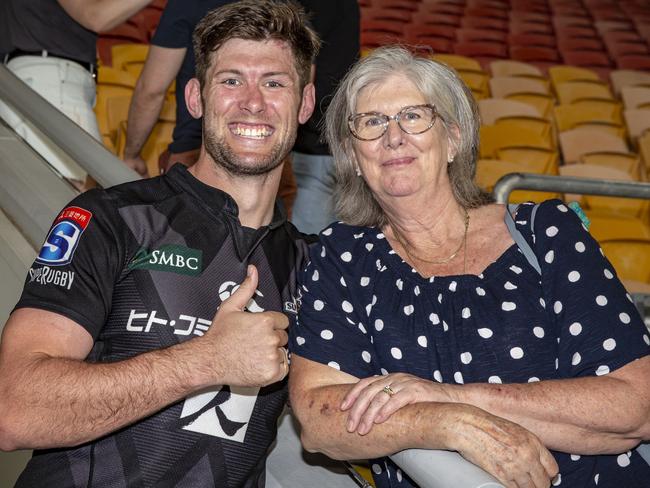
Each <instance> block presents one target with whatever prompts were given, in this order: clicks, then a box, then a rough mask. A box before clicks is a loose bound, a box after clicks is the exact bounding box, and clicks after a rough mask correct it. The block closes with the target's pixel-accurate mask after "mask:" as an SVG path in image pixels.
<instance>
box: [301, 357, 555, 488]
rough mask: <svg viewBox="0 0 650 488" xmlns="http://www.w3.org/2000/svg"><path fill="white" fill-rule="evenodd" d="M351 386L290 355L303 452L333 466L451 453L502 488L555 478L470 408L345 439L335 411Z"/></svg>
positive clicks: (426, 413)
mask: <svg viewBox="0 0 650 488" xmlns="http://www.w3.org/2000/svg"><path fill="white" fill-rule="evenodd" d="M355 381H356V378H355V377H353V376H350V375H348V374H346V373H342V372H340V371H337V370H335V369H334V368H330V367H329V366H325V365H323V364H319V363H316V362H314V361H310V360H308V359H305V358H302V357H300V356H297V355H295V354H293V355H292V359H291V375H290V376H289V392H290V395H291V406H292V408H293V411H294V413H295V414H296V416H297V418H298V420H299V421H300V424H301V426H302V432H301V440H302V443H303V446H304V447H305V448H306V449H307V450H309V451H319V452H323V453H324V454H326V455H328V456H329V457H331V458H334V459H360V458H375V457H380V456H385V455H390V454H393V453H395V452H398V451H401V450H403V449H409V448H420V449H449V450H456V451H458V452H460V453H461V454H462V455H463V456H464V457H465V458H466V459H468V460H469V461H471V462H473V463H475V464H477V465H479V466H481V467H482V468H483V469H485V470H486V471H488V472H490V473H491V474H493V475H494V476H496V477H497V478H499V479H500V480H501V481H503V482H504V483H506V485H507V486H517V485H514V484H511V482H512V480H515V479H520V478H521V477H523V479H529V478H528V477H532V478H533V479H534V480H536V481H537V482H538V484H536V485H534V486H548V479H549V478H550V477H552V476H554V475H555V474H556V472H557V465H556V464H555V461H554V459H553V457H552V456H551V455H550V453H549V452H548V451H547V450H546V449H545V448H544V447H543V446H542V445H541V443H540V442H539V440H538V439H537V438H536V437H535V436H534V435H532V434H531V433H530V432H528V431H526V430H525V429H522V428H521V427H519V426H518V425H516V424H513V423H511V422H508V421H505V420H503V419H499V418H497V417H494V416H492V415H490V414H487V413H486V412H483V411H482V410H480V409H477V408H475V407H472V406H470V405H454V404H451V403H433V402H424V403H418V404H412V405H408V406H406V407H405V408H402V409H400V410H399V411H398V412H396V413H395V415H393V416H392V417H391V418H390V419H389V420H387V421H386V422H385V423H383V424H380V425H375V426H374V428H373V429H372V430H371V431H370V432H369V433H368V434H367V435H359V434H357V433H356V432H350V431H348V429H347V428H346V421H347V414H346V412H343V411H341V409H340V408H339V405H340V403H341V400H342V399H343V397H344V396H345V393H346V392H347V391H348V390H349V389H350V387H351V385H352V384H353V383H354V382H355ZM544 483H546V484H544ZM521 486H524V485H521ZM525 486H529V485H525Z"/></svg>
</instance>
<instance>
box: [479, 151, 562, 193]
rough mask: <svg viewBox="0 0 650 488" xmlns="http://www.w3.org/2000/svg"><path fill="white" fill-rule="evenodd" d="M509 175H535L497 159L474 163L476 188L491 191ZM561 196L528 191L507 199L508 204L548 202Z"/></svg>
mask: <svg viewBox="0 0 650 488" xmlns="http://www.w3.org/2000/svg"><path fill="white" fill-rule="evenodd" d="M511 173H535V171H533V170H532V169H531V168H527V167H525V166H524V165H522V164H519V163H513V162H511V161H502V160H499V159H479V160H478V161H477V163H476V176H475V178H474V179H475V181H476V184H477V185H478V186H480V187H481V188H484V189H485V190H487V191H492V189H493V188H494V185H495V184H496V183H497V181H499V179H501V178H502V177H503V176H505V175H507V174H511ZM560 197H561V195H559V194H557V193H549V192H537V191H528V190H515V191H513V192H512V193H511V194H510V195H509V197H508V201H509V202H510V203H522V202H527V201H531V200H532V201H538V202H541V201H543V200H548V199H551V198H560Z"/></svg>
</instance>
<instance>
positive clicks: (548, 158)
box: [495, 145, 560, 175]
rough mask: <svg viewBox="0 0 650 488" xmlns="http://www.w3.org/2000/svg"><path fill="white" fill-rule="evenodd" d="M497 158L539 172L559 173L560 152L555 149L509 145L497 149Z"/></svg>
mask: <svg viewBox="0 0 650 488" xmlns="http://www.w3.org/2000/svg"><path fill="white" fill-rule="evenodd" d="M495 154H496V157H497V159H501V160H502V161H511V162H513V163H517V164H519V165H522V167H525V168H528V169H527V171H531V172H532V173H539V174H548V175H557V174H558V164H559V160H560V158H559V154H558V152H557V151H555V150H553V149H547V148H543V147H531V146H515V145H513V146H507V147H501V148H498V149H496V151H495Z"/></svg>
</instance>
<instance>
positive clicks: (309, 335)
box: [289, 224, 380, 378]
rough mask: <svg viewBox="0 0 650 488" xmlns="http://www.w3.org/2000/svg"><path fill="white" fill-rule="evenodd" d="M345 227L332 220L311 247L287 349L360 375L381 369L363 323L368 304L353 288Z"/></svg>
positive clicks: (356, 289)
mask: <svg viewBox="0 0 650 488" xmlns="http://www.w3.org/2000/svg"><path fill="white" fill-rule="evenodd" d="M346 227H347V226H344V225H341V224H334V225H332V226H331V227H330V228H329V229H327V230H325V231H324V232H326V233H327V232H331V234H329V235H321V243H320V245H318V244H317V245H314V246H312V247H311V251H310V262H309V263H308V264H307V266H306V268H305V269H304V270H303V271H302V273H301V274H300V275H299V282H300V289H301V293H302V297H301V305H300V310H299V312H298V317H297V321H296V323H295V324H293V325H292V327H291V328H290V338H289V349H290V350H291V352H292V353H295V354H298V355H299V356H302V357H304V358H307V359H310V360H312V361H316V362H319V363H322V364H326V365H328V366H330V367H333V368H335V369H338V370H340V371H344V372H346V373H348V374H351V375H353V376H356V377H358V378H361V377H366V376H371V375H373V374H379V373H380V367H379V365H378V364H377V362H376V359H375V358H376V357H377V355H376V354H375V351H374V346H373V344H372V342H371V337H370V335H369V334H368V331H367V330H366V329H365V327H364V326H363V322H364V317H365V318H367V316H366V315H365V313H366V307H365V306H364V305H363V303H364V301H363V300H364V296H363V293H362V292H360V290H359V287H357V286H356V283H358V278H357V279H355V278H354V276H355V271H354V268H355V266H354V264H353V263H354V250H353V249H352V250H350V249H351V248H350V247H349V246H348V244H351V243H350V241H349V240H347V239H346V235H347V229H346Z"/></svg>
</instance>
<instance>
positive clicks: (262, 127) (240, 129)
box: [228, 123, 274, 139]
mask: <svg viewBox="0 0 650 488" xmlns="http://www.w3.org/2000/svg"><path fill="white" fill-rule="evenodd" d="M228 128H229V129H230V132H232V133H233V134H235V135H236V136H240V137H246V138H248V139H264V138H265V137H269V136H270V135H271V134H273V132H274V129H273V127H271V126H269V125H266V124H242V123H233V124H228Z"/></svg>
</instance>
